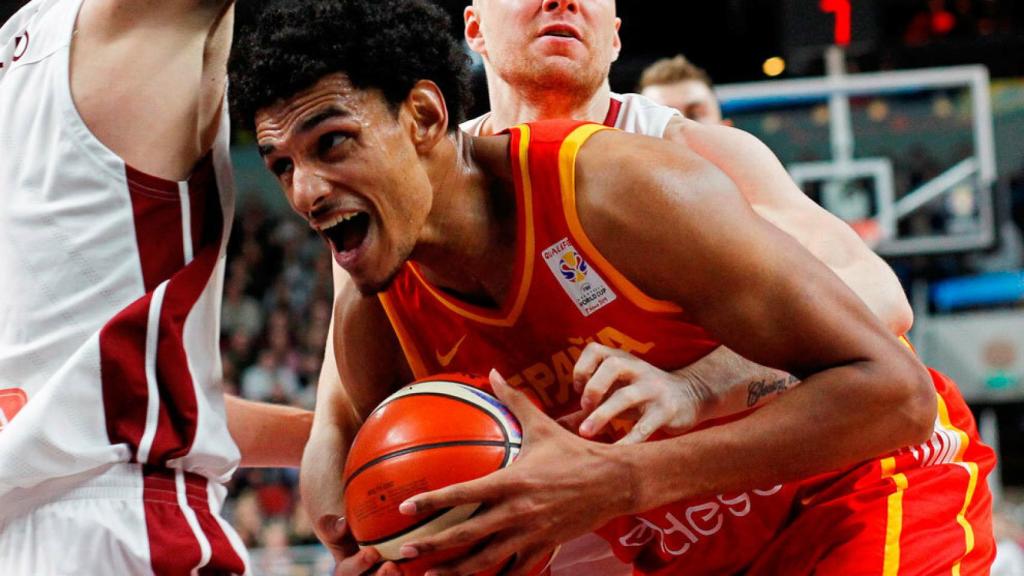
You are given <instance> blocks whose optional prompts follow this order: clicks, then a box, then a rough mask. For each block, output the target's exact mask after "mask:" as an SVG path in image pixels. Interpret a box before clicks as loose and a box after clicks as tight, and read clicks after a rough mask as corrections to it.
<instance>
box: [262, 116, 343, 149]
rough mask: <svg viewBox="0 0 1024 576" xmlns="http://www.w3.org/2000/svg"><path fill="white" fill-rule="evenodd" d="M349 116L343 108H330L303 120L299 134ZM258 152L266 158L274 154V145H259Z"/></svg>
mask: <svg viewBox="0 0 1024 576" xmlns="http://www.w3.org/2000/svg"><path fill="white" fill-rule="evenodd" d="M348 115H349V112H348V111H347V110H342V109H341V108H338V107H336V106H328V107H327V108H324V109H323V110H321V111H319V112H317V113H316V114H314V115H313V116H310V117H309V118H307V119H305V120H303V121H302V123H301V124H299V128H298V130H297V132H299V133H300V134H301V133H303V132H309V131H310V130H312V129H314V128H316V127H317V126H319V125H320V124H322V123H324V122H326V121H327V120H330V119H331V118H338V117H343V116H348ZM257 150H259V153H260V156H264V157H265V156H268V155H270V154H272V153H273V152H274V150H275V148H274V146H273V145H272V144H263V145H259V146H258V147H257Z"/></svg>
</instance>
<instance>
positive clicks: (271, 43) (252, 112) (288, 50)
mask: <svg viewBox="0 0 1024 576" xmlns="http://www.w3.org/2000/svg"><path fill="white" fill-rule="evenodd" d="M449 30H450V26H449V19H448V16H447V15H446V14H445V13H444V12H443V11H442V10H441V9H440V8H438V7H437V6H434V5H433V4H431V3H430V2H428V1H426V0H278V1H275V2H273V3H271V4H269V5H268V6H267V7H266V8H265V9H264V10H263V11H262V13H261V14H260V15H259V17H258V20H257V22H256V24H255V25H254V26H252V27H250V28H249V29H248V30H243V31H242V32H241V33H240V34H239V35H238V37H236V39H235V40H236V41H235V46H234V51H233V53H232V56H231V60H230V63H229V76H230V88H229V92H230V99H231V107H232V109H233V110H234V113H235V119H236V122H238V123H240V124H241V125H242V126H246V127H252V125H253V122H254V119H255V116H256V111H257V110H259V109H261V108H264V107H266V106H269V105H271V104H273V103H275V102H277V101H278V100H282V99H287V98H290V97H291V96H294V95H295V94H297V93H299V92H301V91H302V90H305V89H306V88H309V87H310V86H312V85H314V84H316V83H317V82H318V81H319V80H320V79H321V78H322V77H324V76H327V75H329V74H333V73H336V72H341V73H344V74H345V75H346V76H347V77H348V79H349V81H351V82H352V84H353V86H355V87H356V88H359V89H370V88H376V89H378V90H380V91H381V92H382V93H383V95H384V98H385V100H386V101H387V102H388V104H389V106H390V107H391V108H392V110H396V111H397V109H398V106H399V104H401V102H402V101H404V100H405V98H406V96H408V95H409V91H410V90H411V89H412V87H413V85H415V83H416V82H418V81H420V80H431V81H433V82H434V83H435V84H437V85H438V87H439V88H440V89H441V93H442V94H444V98H445V103H446V104H447V107H448V116H449V119H450V123H449V126H448V128H449V130H455V129H456V128H457V127H458V124H459V122H461V121H462V120H463V115H464V114H465V111H466V109H468V107H469V105H470V102H469V99H470V98H471V97H472V96H471V92H470V90H469V66H468V61H469V58H468V56H467V55H466V53H465V52H464V51H463V50H462V47H461V45H460V44H459V43H458V42H457V41H456V39H455V38H454V37H453V36H452V34H451V33H450V32H449Z"/></svg>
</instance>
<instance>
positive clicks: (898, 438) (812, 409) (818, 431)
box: [626, 363, 934, 512]
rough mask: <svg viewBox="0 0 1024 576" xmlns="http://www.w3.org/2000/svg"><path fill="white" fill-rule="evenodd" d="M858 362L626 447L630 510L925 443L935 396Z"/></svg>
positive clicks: (764, 483) (763, 484)
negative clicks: (753, 405)
mask: <svg viewBox="0 0 1024 576" xmlns="http://www.w3.org/2000/svg"><path fill="white" fill-rule="evenodd" d="M862 364H863V363H860V364H852V365H847V366H842V367H838V368H833V369H830V370H826V371H823V372H821V373H819V374H816V375H814V376H812V377H810V378H808V379H807V380H806V381H805V382H804V383H803V384H802V385H800V386H798V387H796V388H795V389H793V390H791V391H790V392H788V393H787V394H785V395H784V396H782V397H780V398H779V399H777V400H776V401H775V402H772V403H770V404H769V405H767V406H765V407H764V408H762V409H760V410H758V411H757V412H755V413H753V414H751V415H749V416H747V417H745V418H742V419H740V420H737V421H734V422H730V423H728V424H724V425H721V426H715V427H712V428H709V429H705V430H700V431H697V432H694V433H691V434H687V435H684V436H680V437H677V438H672V439H668V440H663V441H659V442H649V443H646V444H640V445H636V446H630V447H628V448H626V449H627V450H629V451H630V452H629V454H628V456H627V459H628V462H629V465H628V466H627V468H628V469H629V470H631V471H636V472H632V474H633V475H634V476H637V475H639V477H640V478H642V481H636V480H634V481H632V482H631V484H632V485H634V486H637V487H639V493H638V497H637V501H636V502H635V503H634V507H635V508H636V509H635V510H633V511H632V512H639V511H642V510H649V509H651V508H655V507H658V506H661V505H664V504H667V503H670V502H675V501H678V500H685V499H690V498H695V497H704V496H709V495H714V494H721V493H724V492H729V491H735V490H749V489H752V488H767V487H771V486H774V485H777V484H780V483H783V482H787V481H791V480H794V479H798V478H805V477H809V476H812V475H815V474H820V473H824V472H829V471H833V470H837V469H841V468H843V467H847V466H850V465H853V464H855V463H857V462H862V461H864V460H867V459H869V458H872V457H877V456H879V455H881V454H885V453H888V452H891V451H893V450H896V449H899V448H901V447H904V446H908V445H914V444H918V443H920V442H922V441H924V439H925V438H926V437H927V435H928V433H930V430H929V429H926V427H925V426H923V423H925V422H930V420H929V416H931V418H934V398H930V399H928V398H923V397H921V396H920V395H905V393H904V392H899V390H898V388H895V387H891V386H886V383H885V382H881V381H879V379H878V378H875V377H874V376H873V375H874V373H875V371H874V369H873V368H872V367H870V366H864V365H862ZM922 373H923V370H922ZM853 400H856V403H857V409H856V410H851V409H850V403H851V401H853ZM928 402H930V403H931V404H930V405H931V406H932V408H931V413H930V414H929V413H928V412H927V408H925V406H926V405H927V403H928ZM797 438H798V439H800V441H798V442H794V439H797ZM680 479H685V481H681V480H680Z"/></svg>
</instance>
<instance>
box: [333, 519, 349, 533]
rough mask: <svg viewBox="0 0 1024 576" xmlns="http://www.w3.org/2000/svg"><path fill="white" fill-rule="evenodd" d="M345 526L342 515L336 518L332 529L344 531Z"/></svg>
mask: <svg viewBox="0 0 1024 576" xmlns="http://www.w3.org/2000/svg"><path fill="white" fill-rule="evenodd" d="M345 527H346V522H345V517H344V516H339V517H338V519H337V520H335V521H334V529H335V530H337V531H338V532H344V531H345Z"/></svg>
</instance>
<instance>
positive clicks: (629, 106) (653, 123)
mask: <svg viewBox="0 0 1024 576" xmlns="http://www.w3.org/2000/svg"><path fill="white" fill-rule="evenodd" d="M490 116H491V113H490V112H487V113H485V114H481V115H480V116H477V117H476V118H473V119H472V120H466V121H465V122H463V123H462V124H460V125H459V128H461V129H462V131H463V132H466V133H467V134H469V135H471V136H486V135H487V134H484V125H485V123H486V122H487V119H488V118H490ZM677 116H678V117H679V118H682V117H683V115H682V114H680V113H679V111H678V110H676V109H675V108H669V107H668V106H662V105H661V104H658V103H656V102H654V101H653V100H651V99H649V98H647V97H646V96H641V95H639V94H615V93H612V94H611V102H610V103H609V106H608V114H607V115H606V116H605V119H604V121H603V122H602V124H604V125H605V126H611V127H613V128H618V129H619V130H622V131H625V132H631V133H633V134H643V135H644V136H652V137H654V138H662V137H664V136H665V128H666V127H667V126H668V123H669V121H671V120H672V118H674V117H677Z"/></svg>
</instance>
